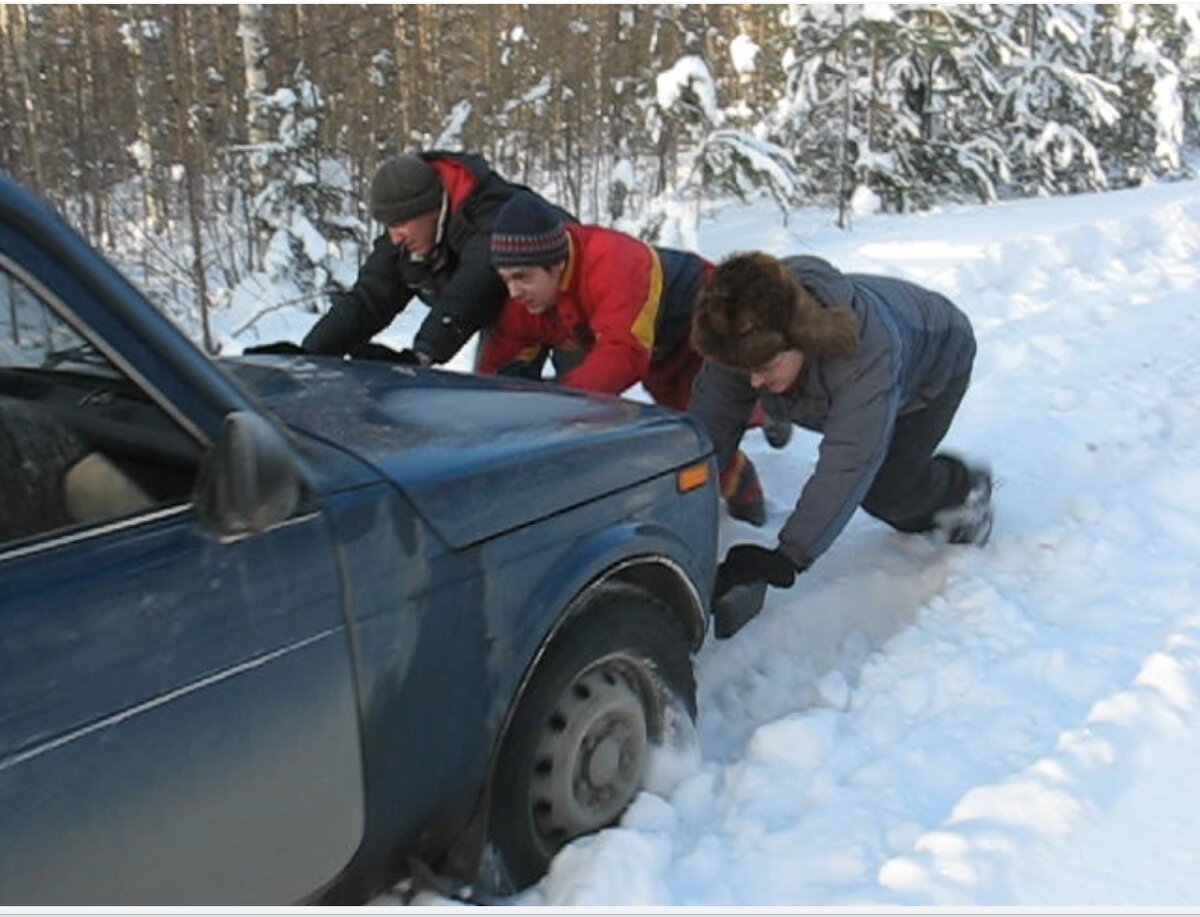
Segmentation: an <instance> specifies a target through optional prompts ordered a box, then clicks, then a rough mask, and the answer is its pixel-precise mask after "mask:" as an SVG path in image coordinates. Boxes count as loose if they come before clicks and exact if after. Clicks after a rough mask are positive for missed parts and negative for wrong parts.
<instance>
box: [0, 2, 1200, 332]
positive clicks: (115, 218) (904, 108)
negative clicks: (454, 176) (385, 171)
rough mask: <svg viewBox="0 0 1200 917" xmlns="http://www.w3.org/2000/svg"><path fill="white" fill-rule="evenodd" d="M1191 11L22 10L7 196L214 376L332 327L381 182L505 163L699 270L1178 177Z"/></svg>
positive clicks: (3, 43) (1099, 7)
mask: <svg viewBox="0 0 1200 917" xmlns="http://www.w3.org/2000/svg"><path fill="white" fill-rule="evenodd" d="M1198 137H1200V6H1197V5H1195V4H1167V5H1149V4H1146V5H1143V4H1075V5H1045V4H1027V5H1018V4H917V3H913V4H836V5H834V4H826V5H760V4H754V5H670V4H653V5H630V4H625V5H621V4H615V5H574V4H563V5H487V6H476V5H446V4H438V5H434V4H405V5H367V6H361V5H360V6H350V5H319V6H317V5H313V6H307V5H259V4H240V5H178V6H154V5H137V6H134V5H103V4H99V5H91V4H87V5H84V4H71V5H25V4H7V5H0V169H3V170H5V171H7V172H9V173H11V174H12V175H14V176H15V177H16V178H17V179H18V180H20V181H22V182H24V183H26V184H28V185H29V186H31V187H33V188H34V189H36V190H37V191H39V192H40V193H41V194H43V195H44V196H46V197H47V198H49V199H51V200H52V201H53V202H54V203H56V204H57V205H58V206H59V208H60V209H61V210H62V211H63V212H64V213H65V214H66V215H67V216H68V218H69V219H70V220H71V221H72V222H73V223H74V224H75V225H76V226H77V227H78V228H79V229H80V230H81V231H82V232H83V233H84V234H85V235H86V236H88V237H89V239H90V240H91V241H92V242H93V243H94V244H97V245H98V246H99V247H101V248H102V249H104V250H105V251H106V252H108V253H109V254H110V255H112V256H113V257H115V258H116V259H117V261H118V262H119V263H120V264H121V266H122V267H123V268H124V269H125V270H126V271H127V272H128V273H130V274H131V275H133V276H134V278H135V280H137V282H139V283H140V285H141V286H142V287H143V289H145V290H147V292H148V293H150V295H151V296H152V298H154V299H155V301H156V302H157V303H158V305H159V306H160V307H161V308H163V309H164V310H165V311H167V312H168V313H169V314H171V315H172V316H173V317H174V318H175V319H176V320H177V321H179V322H180V323H181V324H182V325H183V326H184V327H185V328H186V329H187V330H189V331H190V332H191V333H192V334H193V336H194V337H195V338H196V339H197V340H199V341H201V342H203V343H204V344H205V345H206V346H207V348H208V349H209V350H210V351H211V352H218V351H220V350H221V349H223V347H225V346H226V345H227V344H228V341H229V340H230V336H231V335H232V337H233V338H236V337H237V335H238V334H239V333H241V332H245V331H246V330H247V329H246V328H245V327H243V328H241V329H229V334H220V335H218V334H214V332H213V323H212V316H213V314H214V312H219V311H220V310H221V309H223V308H226V307H229V306H230V305H231V304H232V303H235V302H238V301H239V300H240V301H241V302H243V303H244V302H245V301H247V300H257V301H258V303H259V304H260V307H261V310H260V314H265V313H267V312H269V311H271V310H273V309H279V308H289V309H290V308H297V307H299V308H302V309H306V310H308V311H312V312H316V311H320V310H323V309H324V308H326V307H327V294H328V292H330V291H331V290H334V289H345V288H348V287H349V286H350V285H351V284H352V283H353V281H354V278H355V276H356V273H357V266H358V263H359V261H360V259H361V257H362V255H363V254H364V253H365V251H366V249H367V246H369V244H370V240H371V238H372V237H373V235H374V234H375V233H377V232H378V229H379V228H378V227H372V226H371V225H370V222H369V217H368V216H367V213H366V209H365V191H366V188H367V186H368V184H369V182H370V178H371V175H372V174H373V171H374V169H375V167H376V166H377V164H378V163H379V162H380V161H381V160H382V159H383V158H384V157H385V156H387V155H388V154H391V153H394V152H399V151H405V150H416V149H430V148H435V149H462V150H469V151H475V152H479V153H482V154H483V155H484V156H485V157H486V158H487V160H488V161H489V162H490V163H491V164H492V165H493V167H495V168H496V169H497V170H498V171H499V172H501V174H503V175H504V176H506V177H508V178H510V179H512V180H516V181H519V182H522V183H525V184H528V185H530V186H531V187H534V188H535V189H537V190H539V191H541V192H543V193H544V194H546V195H547V196H548V197H549V198H550V199H552V200H554V201H556V202H558V203H561V204H562V205H564V206H566V207H567V208H568V209H570V210H572V211H573V212H575V213H576V214H577V215H578V216H579V217H581V218H582V219H584V220H587V221H594V222H600V223H604V224H607V225H615V226H618V227H620V228H622V229H625V230H627V231H629V232H632V233H634V234H636V235H639V236H641V237H643V238H646V239H648V240H653V241H657V242H660V243H662V244H671V245H680V246H683V247H694V243H695V238H696V235H695V230H696V226H697V224H698V221H699V219H700V218H701V216H702V214H703V213H704V212H705V208H706V207H711V206H712V205H714V204H717V203H719V202H720V201H723V200H728V199H729V198H730V196H735V197H740V198H747V197H752V196H755V195H767V196H769V197H770V198H772V199H773V200H774V201H776V202H777V203H778V205H779V209H780V219H781V220H783V221H786V220H787V217H788V214H789V213H790V212H792V211H793V210H794V209H795V208H800V207H820V208H828V209H829V213H830V220H832V221H836V223H837V224H838V225H839V226H842V227H848V226H850V224H851V222H852V220H853V219H854V217H855V214H862V213H868V212H905V211H914V210H924V209H929V208H932V207H936V206H939V205H942V204H945V203H949V202H960V201H983V202H992V201H997V200H1003V199H1010V198H1014V197H1026V196H1034V195H1051V194H1066V193H1074V192H1080V191H1090V190H1102V189H1116V188H1122V187H1130V186H1136V185H1140V184H1144V183H1147V182H1151V181H1155V180H1161V179H1173V178H1181V177H1185V176H1186V175H1187V172H1188V166H1187V155H1186V153H1187V151H1188V149H1189V148H1190V147H1194V146H1195V145H1196V141H1197V138H1198Z"/></svg>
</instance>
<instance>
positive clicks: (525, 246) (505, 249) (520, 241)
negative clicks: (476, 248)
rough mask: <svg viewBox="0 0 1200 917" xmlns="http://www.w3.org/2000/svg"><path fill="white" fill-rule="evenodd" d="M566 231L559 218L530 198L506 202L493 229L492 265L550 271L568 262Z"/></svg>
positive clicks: (523, 195)
mask: <svg viewBox="0 0 1200 917" xmlns="http://www.w3.org/2000/svg"><path fill="white" fill-rule="evenodd" d="M568 251H569V249H568V245H567V231H566V230H565V229H563V224H562V220H560V219H559V217H558V214H557V213H555V212H554V211H553V210H551V209H550V208H549V207H548V206H546V204H545V203H543V202H542V201H541V200H539V199H538V198H537V197H535V196H534V195H532V194H527V193H525V192H522V193H520V194H514V195H513V196H512V197H510V198H509V199H508V201H507V202H506V203H505V204H504V206H503V207H501V208H500V212H499V213H498V214H496V223H495V225H494V226H492V264H493V265H495V266H496V267H525V266H527V265H531V264H533V265H538V266H539V267H550V266H551V265H554V264H558V263H559V262H560V261H566V260H567V254H568Z"/></svg>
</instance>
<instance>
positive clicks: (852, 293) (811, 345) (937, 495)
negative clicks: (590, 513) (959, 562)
mask: <svg viewBox="0 0 1200 917" xmlns="http://www.w3.org/2000/svg"><path fill="white" fill-rule="evenodd" d="M692 340H693V344H694V346H695V348H696V350H698V351H699V352H700V353H701V354H702V355H703V356H704V357H705V365H704V367H703V369H702V370H701V371H700V374H699V375H698V376H697V378H696V383H695V390H694V392H693V395H692V401H691V406H690V408H689V411H690V413H692V414H693V415H694V416H696V417H697V418H698V419H699V420H700V421H701V422H702V423H703V424H704V425H705V427H706V428H707V429H708V432H709V434H710V435H711V436H712V438H713V441H714V443H715V445H716V448H717V461H718V465H719V467H720V468H721V469H724V468H725V466H726V464H727V463H728V462H729V461H731V460H732V457H733V454H734V451H735V450H736V449H737V447H738V444H739V442H740V441H741V437H742V433H743V432H744V431H745V428H746V422H747V419H748V418H749V416H750V411H751V410H752V409H753V407H754V404H755V401H756V400H757V399H758V398H759V396H760V395H761V396H762V397H763V398H764V402H765V401H766V399H774V402H775V403H774V404H769V405H768V410H769V412H770V413H771V414H772V415H775V416H783V415H786V416H789V417H790V418H791V420H792V422H793V423H795V424H797V425H799V426H801V427H805V428H807V429H810V430H815V431H817V432H820V433H821V434H822V439H821V445H820V448H819V454H818V459H817V467H816V470H815V471H814V473H813V475H812V477H811V478H809V480H808V482H807V483H806V484H805V485H804V488H803V489H802V490H801V492H800V496H799V499H798V500H797V501H796V508H795V510H793V512H792V514H791V516H789V517H788V520H787V522H786V523H785V524H784V526H783V529H782V530H781V531H780V533H779V545H778V547H777V548H775V549H774V550H772V549H769V548H765V547H761V546H759V545H755V544H739V545H734V546H733V547H732V548H730V550H729V552H728V553H727V555H726V557H725V560H724V561H723V562H722V563H721V565H720V567H719V568H718V572H717V584H716V590H715V593H714V599H716V600H717V601H716V606H715V607H716V617H717V621H716V631H717V636H719V637H721V636H729V635H730V634H731V633H732V632H733V631H736V629H737V628H738V627H740V626H741V625H742V624H744V623H745V620H747V619H748V617H749V616H752V615H753V614H754V613H756V612H757V611H758V608H759V607H761V596H762V594H763V591H762V590H765V585H764V584H769V585H772V586H778V587H782V588H786V587H788V586H791V585H792V583H793V582H794V581H795V578H796V574H797V573H800V572H803V571H804V570H806V569H807V568H808V567H809V566H810V565H811V564H812V563H813V562H814V561H815V560H816V559H817V558H818V557H819V556H820V555H821V554H822V552H824V551H825V549H826V548H828V547H829V545H830V544H831V543H832V542H833V540H834V539H835V538H836V537H837V536H838V535H839V534H840V533H841V531H842V529H843V528H844V527H845V525H846V523H847V522H848V521H849V520H850V517H851V515H853V513H854V510H855V509H856V508H857V507H859V506H861V507H862V508H863V509H864V510H866V511H867V512H868V513H870V514H871V515H872V516H875V517H876V518H878V519H881V520H883V521H884V522H887V523H888V524H889V525H891V526H892V527H893V528H895V529H898V530H899V531H902V532H929V531H934V532H938V533H940V534H941V536H942V537H944V538H945V539H946V540H947V541H949V542H951V543H953V544H980V545H982V544H983V543H984V542H986V541H987V538H988V536H989V534H990V533H991V525H992V511H991V474H990V472H989V471H988V470H987V469H986V468H982V467H974V466H971V465H968V464H966V463H964V462H963V461H962V460H961V459H959V458H957V457H955V456H952V455H948V454H945V453H936V454H935V450H936V449H937V446H938V444H939V443H940V442H941V440H942V438H943V437H944V436H945V434H946V431H947V430H948V429H949V427H950V422H951V420H952V419H953V418H954V414H955V411H956V410H957V409H958V405H959V402H960V401H961V400H962V397H963V394H964V393H965V392H966V390H967V384H968V382H969V381H970V377H971V366H972V363H973V361H974V358H975V336H974V334H973V333H972V330H971V324H970V322H969V321H968V320H967V317H966V316H965V315H964V314H963V313H962V312H961V311H960V310H959V309H957V308H956V307H955V306H954V304H953V303H952V302H950V301H949V300H948V299H946V298H945V297H944V296H941V295H939V294H938V293H935V292H933V291H931V290H927V289H924V288H923V287H920V286H917V285H916V284H913V283H908V282H906V281H903V280H898V279H893V278H887V277H877V276H872V275H866V274H842V273H841V272H840V271H838V270H837V269H836V268H835V267H833V266H832V265H830V264H829V263H828V262H826V261H824V260H822V259H820V258H817V257H812V256H803V255H801V256H795V257H791V258H787V259H783V260H780V259H777V258H774V257H771V256H770V255H766V254H762V253H758V252H750V253H742V254H737V255H733V256H731V257H730V258H728V259H726V260H725V261H724V262H722V263H721V264H720V265H719V266H718V268H717V270H716V273H715V274H714V276H713V278H712V280H711V281H710V282H709V284H708V285H707V286H706V287H705V290H704V294H703V297H702V299H701V301H700V303H699V305H698V307H697V309H696V313H695V318H694V324H693V330H692ZM747 585H753V586H755V587H762V588H761V589H760V590H759V591H758V593H757V594H758V596H759V598H758V600H757V602H756V603H754V607H753V609H752V611H750V612H748V613H747V612H745V611H744V610H743V611H742V612H736V611H731V610H729V608H728V607H727V604H726V605H723V603H722V602H721V599H722V598H723V597H724V596H726V595H727V594H728V593H729V592H730V591H731V590H733V589H734V588H735V587H738V586H747ZM723 614H724V617H725V620H723V619H722V618H723Z"/></svg>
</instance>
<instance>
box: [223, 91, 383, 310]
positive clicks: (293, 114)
mask: <svg viewBox="0 0 1200 917" xmlns="http://www.w3.org/2000/svg"><path fill="white" fill-rule="evenodd" d="M264 105H265V106H266V107H267V109H268V110H269V111H270V112H271V115H272V117H273V119H274V120H275V121H276V123H277V124H278V127H277V129H276V136H275V139H274V140H273V141H271V142H270V143H267V144H265V145H263V146H262V147H260V148H259V149H258V150H256V151H255V152H256V154H258V155H261V156H263V157H264V159H265V162H266V169H265V173H266V175H267V176H268V178H267V185H266V187H265V188H263V190H262V191H261V192H260V193H259V195H258V196H257V197H256V198H255V199H254V200H253V201H252V202H251V206H250V209H251V212H252V214H253V219H254V222H255V224H256V226H257V227H258V228H259V231H260V232H261V233H262V234H263V236H264V237H265V238H266V239H267V244H266V248H265V251H264V255H263V259H262V266H261V269H260V270H257V271H254V272H253V273H251V274H250V275H249V276H247V277H245V278H244V279H243V280H242V281H241V283H240V284H239V285H238V288H237V289H236V290H235V291H234V294H233V295H234V298H235V299H242V298H244V297H247V296H250V297H255V296H262V295H265V294H266V292H267V291H273V292H271V294H270V295H271V296H272V297H273V298H275V299H281V300H283V301H284V302H287V303H290V304H297V303H302V304H305V305H307V306H308V307H310V308H312V309H313V310H314V311H316V310H317V307H318V304H319V303H320V301H321V300H322V299H323V298H324V296H325V295H326V294H327V293H329V292H331V291H334V290H348V289H349V288H350V287H351V286H353V284H354V281H355V279H356V277H357V273H358V264H359V257H360V254H361V252H362V249H363V245H364V243H365V242H366V240H367V235H368V227H367V226H366V225H365V224H364V222H363V221H362V220H361V219H359V217H358V216H357V215H356V212H355V211H356V202H355V200H354V196H353V187H352V183H351V180H350V174H349V172H348V170H347V169H346V168H345V166H344V165H343V164H342V162H341V161H340V160H338V159H337V158H335V157H333V156H330V155H329V154H328V152H327V151H325V150H323V149H322V147H321V145H320V143H319V142H318V137H319V124H320V116H321V111H322V101H321V94H320V91H319V89H318V88H317V86H316V85H314V84H313V83H312V82H311V81H310V80H309V79H308V78H307V77H306V76H305V74H304V72H303V70H300V71H299V72H297V73H296V74H295V88H294V89H293V88H280V89H277V90H276V91H275V92H273V93H272V94H270V95H269V96H267V97H266V98H265V99H264ZM281 304H283V302H278V301H276V302H263V306H264V307H265V308H272V307H276V306H279V305H281Z"/></svg>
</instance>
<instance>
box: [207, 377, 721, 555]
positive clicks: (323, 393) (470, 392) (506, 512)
mask: <svg viewBox="0 0 1200 917" xmlns="http://www.w3.org/2000/svg"><path fill="white" fill-rule="evenodd" d="M227 365H229V366H230V367H231V368H232V369H233V371H234V373H235V375H236V376H237V377H238V379H239V381H241V382H242V383H243V384H244V385H246V386H248V387H249V388H251V389H252V390H253V391H254V392H255V394H256V395H257V396H258V397H259V398H260V399H261V400H262V401H263V402H264V403H265V404H266V405H267V406H268V407H269V408H270V409H271V410H272V411H274V412H275V413H276V414H277V415H278V416H279V417H280V418H281V419H282V420H283V421H284V422H285V423H287V424H288V425H290V426H292V427H295V428H297V429H299V430H303V431H304V432H306V433H310V434H312V435H314V436H318V437H320V438H322V439H324V440H327V441H328V442H330V443H333V444H335V445H337V446H339V447H341V448H343V449H345V450H347V451H350V452H352V453H354V454H355V455H357V456H359V457H360V458H362V459H364V460H365V461H367V462H369V463H370V464H372V465H373V466H375V467H376V468H378V469H379V470H380V471H381V472H383V473H384V474H386V475H387V476H388V477H390V478H391V479H392V480H394V481H395V482H396V483H397V484H398V485H399V486H400V487H401V488H402V489H403V490H404V492H405V493H406V494H407V495H408V496H409V498H410V499H411V500H412V501H413V503H414V504H415V505H416V506H417V508H418V510H419V511H420V512H421V513H422V515H424V516H425V517H426V519H427V520H428V521H429V522H430V524H431V525H433V527H434V528H435V529H436V530H437V531H438V533H439V534H440V535H441V536H442V537H443V538H444V539H445V540H446V541H447V542H448V543H450V544H452V545H454V546H456V547H460V546H463V545H467V544H471V543H473V542H476V541H480V540H482V539H484V538H487V537H490V536H492V535H495V534H498V533H499V532H502V531H507V530H508V529H511V528H513V527H515V526H518V525H522V524H524V523H526V522H529V521H531V520H533V519H537V518H541V517H544V516H548V515H550V514H552V513H555V512H560V511H562V510H564V509H567V508H569V507H570V506H573V505H578V504H580V503H583V502H587V501H588V500H591V499H594V498H596V497H598V496H600V495H602V494H606V493H611V492H613V491H616V490H620V489H622V488H625V487H629V486H632V485H634V484H637V483H639V482H641V481H645V480H647V479H649V478H652V477H654V476H656V475H659V474H662V473H664V472H667V471H671V470H673V469H675V468H678V467H681V466H683V465H686V464H688V463H689V462H692V461H695V460H696V459H699V458H701V457H703V456H704V455H707V453H708V452H709V451H710V446H709V443H708V440H707V437H705V436H703V434H701V433H700V432H699V428H698V427H697V426H696V425H695V423H694V422H693V421H691V420H690V419H687V418H684V417H683V416H682V415H679V414H676V413H674V412H671V411H666V410H664V409H662V408H656V407H653V406H650V405H641V404H636V403H633V402H630V401H623V400H621V399H618V398H611V397H608V396H603V395H591V394H587V393H584V392H576V391H569V390H566V389H561V388H557V387H553V386H549V385H547V384H543V383H536V382H534V383H531V382H524V381H521V380H515V379H501V378H497V377H482V376H470V375H463V374H457V373H450V372H439V371H424V370H423V371H414V370H412V369H410V368H407V367H393V366H379V365H374V364H363V363H354V362H345V361H338V360H331V359H308V360H269V359H266V358H261V359H255V360H253V361H230V362H229V363H228V364H227Z"/></svg>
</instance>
